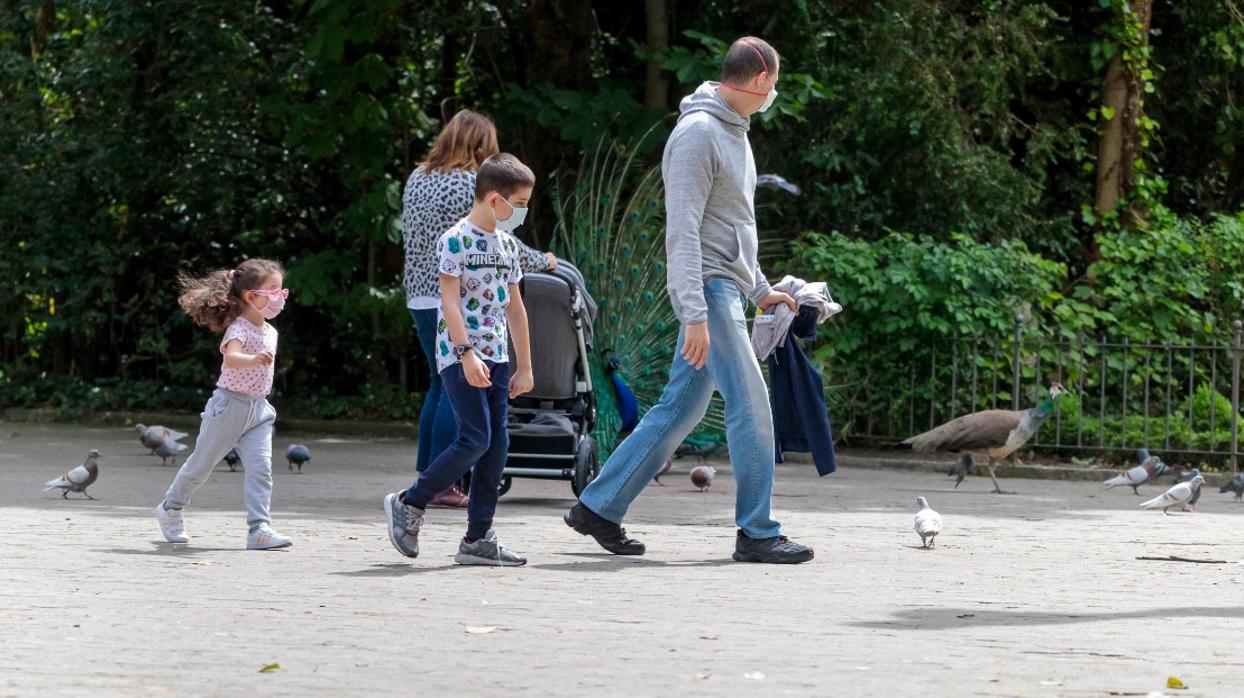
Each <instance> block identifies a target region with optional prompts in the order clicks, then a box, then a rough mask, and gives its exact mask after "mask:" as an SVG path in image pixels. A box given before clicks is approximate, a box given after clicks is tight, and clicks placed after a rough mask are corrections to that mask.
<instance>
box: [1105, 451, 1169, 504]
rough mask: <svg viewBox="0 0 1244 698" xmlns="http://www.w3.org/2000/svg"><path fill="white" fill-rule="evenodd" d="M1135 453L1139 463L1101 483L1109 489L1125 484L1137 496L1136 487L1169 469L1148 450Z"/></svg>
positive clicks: (1138, 491) (1138, 492)
mask: <svg viewBox="0 0 1244 698" xmlns="http://www.w3.org/2000/svg"><path fill="white" fill-rule="evenodd" d="M1136 455H1137V457H1138V459H1139V460H1140V465H1138V466H1135V467H1134V468H1131V469H1129V470H1128V471H1127V472H1126V473H1123V474H1122V475H1117V476H1115V477H1112V478H1110V479H1109V480H1106V481H1105V482H1104V483H1102V484H1104V485H1105V486H1106V487H1109V488H1111V489H1113V488H1115V487H1119V486H1121V485H1127V486H1128V487H1131V488H1132V492H1134V493H1135V494H1136V495H1137V496H1139V495H1140V490H1139V489H1137V488H1139V487H1140V486H1141V485H1143V484H1145V483H1146V482H1148V481H1150V480H1156V479H1157V478H1159V477H1161V476H1163V475H1165V474H1166V473H1167V471H1168V470H1170V466H1168V465H1167V464H1166V463H1163V462H1162V459H1161V458H1159V457H1157V456H1154V455H1150V454H1149V451H1148V450H1146V449H1143V448H1142V449H1140V450H1139V451H1137V452H1136Z"/></svg>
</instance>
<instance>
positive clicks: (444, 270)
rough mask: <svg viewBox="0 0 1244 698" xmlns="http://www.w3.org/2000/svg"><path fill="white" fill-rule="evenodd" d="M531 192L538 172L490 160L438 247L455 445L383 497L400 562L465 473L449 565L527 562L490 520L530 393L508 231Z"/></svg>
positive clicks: (504, 156)
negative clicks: (441, 496) (459, 535)
mask: <svg viewBox="0 0 1244 698" xmlns="http://www.w3.org/2000/svg"><path fill="white" fill-rule="evenodd" d="M534 186H535V175H533V174H532V172H531V170H530V169H529V168H528V167H527V166H526V165H524V164H523V163H522V162H520V161H519V160H518V158H516V157H514V156H513V155H510V154H508V153H499V154H497V155H494V156H492V157H490V158H488V159H487V160H485V161H484V162H483V163H482V164H481V165H480V168H479V171H478V172H477V173H476V176H475V204H474V206H473V207H472V208H471V212H470V213H469V214H467V217H466V218H464V219H462V220H461V221H459V222H458V223H457V224H456V225H454V226H453V227H452V228H450V229H449V230H448V231H446V232H445V234H444V235H442V236H441V238H440V240H439V241H438V242H437V255H438V257H439V267H438V268H439V272H440V287H441V288H440V291H441V294H440V297H441V306H440V309H439V312H438V317H437V337H436V344H435V350H436V351H435V354H436V361H437V369H438V370H439V371H440V375H441V381H442V384H443V386H444V389H445V393H446V395H448V397H449V401H450V404H451V405H452V406H453V411H454V416H455V418H456V420H457V423H458V439H457V441H455V442H454V443H453V444H452V445H451V446H450V447H449V448H447V449H446V450H445V451H443V452H442V453H441V454H440V455H439V456H437V457H436V459H435V460H433V461H432V463H431V465H429V466H428V469H427V471H426V472H424V473H423V477H421V478H419V479H418V480H417V481H415V483H414V484H413V485H411V486H410V487H409V488H407V489H405V490H402V491H400V492H393V493H391V494H389V495H388V496H386V497H385V500H384V508H385V513H386V514H387V516H388V524H389V526H388V528H389V541H390V542H392V543H393V547H395V548H397V550H398V552H400V553H402V554H403V555H405V556H407V557H412V558H413V557H418V555H419V531H420V529H421V528H422V526H423V517H424V514H425V513H426V509H427V506H428V503H429V502H430V501H432V499H433V498H435V497H436V495H437V493H439V492H442V491H444V490H445V489H446V488H448V487H449V486H450V485H452V484H453V483H455V482H457V481H458V480H459V479H461V477H462V476H463V475H465V474H466V473H467V471H471V472H472V475H471V493H470V494H471V497H470V504H469V505H468V507H467V531H466V536H464V537H463V539H462V541H461V542H460V543H459V545H458V555H457V556H456V557H455V558H454V561H455V562H457V563H458V564H461V565H498V566H517V565H523V564H526V562H527V560H526V558H524V557H522V556H521V555H518V554H517V553H515V552H513V551H511V550H508V549H506V548H505V547H503V546H502V545H501V544H500V543H499V542H498V541H497V535H496V533H495V532H494V531H493V530H492V523H493V514H494V512H495V511H496V508H497V488H498V486H499V485H500V482H501V471H502V470H503V469H504V467H505V461H506V456H507V455H508V451H509V433H508V431H507V425H508V422H509V399H510V398H512V397H516V396H518V395H522V394H523V393H526V392H528V391H530V390H531V387H532V375H531V355H530V353H529V351H528V338H527V311H526V309H525V308H524V307H523V299H522V296H520V295H519V292H518V282H519V280H520V279H522V277H523V272H522V269H521V268H520V266H519V264H520V262H519V251H518V250H519V246H518V241H517V240H516V239H515V238H514V236H513V235H511V233H512V232H513V230H514V229H515V228H517V227H518V226H520V225H522V223H523V220H524V219H525V218H526V216H527V202H528V201H529V200H530V199H531V193H532V188H533V187H534ZM509 332H513V334H514V350H515V354H516V355H517V356H515V357H514V358H515V360H516V363H517V367H514V368H512V367H511V362H510V357H509V356H508V353H509V352H508V342H507V337H508V333H509ZM472 468H474V470H472Z"/></svg>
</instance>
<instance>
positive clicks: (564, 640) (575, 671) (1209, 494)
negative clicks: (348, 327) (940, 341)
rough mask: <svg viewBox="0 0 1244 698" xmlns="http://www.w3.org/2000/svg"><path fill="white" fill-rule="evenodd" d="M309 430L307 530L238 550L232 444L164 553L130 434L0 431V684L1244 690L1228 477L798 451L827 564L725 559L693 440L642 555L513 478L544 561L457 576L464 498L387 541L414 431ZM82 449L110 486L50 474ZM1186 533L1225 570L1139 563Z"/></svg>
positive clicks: (722, 476) (797, 530)
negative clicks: (1193, 486)
mask: <svg viewBox="0 0 1244 698" xmlns="http://www.w3.org/2000/svg"><path fill="white" fill-rule="evenodd" d="M294 440H299V441H302V440H304V439H303V438H300V437H298V436H297V435H291V434H278V436H277V440H276V444H275V448H274V450H275V451H277V452H278V453H283V452H284V449H285V446H286V445H287V444H288V443H289V442H290V441H294ZM305 442H306V443H307V444H308V445H309V446H310V448H311V450H312V453H313V460H312V461H311V463H310V464H309V465H308V466H307V467H305V468H304V471H305V472H304V474H303V475H294V474H291V473H289V472H288V471H286V469H285V465H284V463H283V462H282V463H280V465H279V467H278V468H277V471H276V493H275V499H274V503H273V512H274V525H275V527H276V528H277V529H278V530H279V531H282V532H284V533H286V534H288V535H291V536H292V537H293V538H294V539H295V541H296V542H295V545H294V546H293V547H292V548H290V549H288V550H285V551H276V552H248V551H246V550H245V549H244V548H245V534H246V528H245V519H244V514H243V513H242V504H241V480H242V475H241V473H230V472H228V471H227V469H226V468H225V466H224V465H223V464H222V465H221V466H219V469H218V472H217V473H216V474H215V475H214V476H213V478H212V479H211V480H210V481H209V482H208V483H207V485H205V486H204V487H203V489H202V490H201V491H200V492H199V494H198V495H197V496H196V498H195V501H194V503H193V504H192V506H191V507H190V508H189V509H187V514H186V518H187V528H188V530H189V533H190V535H191V537H192V542H191V544H189V545H182V546H177V545H170V544H167V543H164V542H162V539H160V537H159V533H158V530H157V528H156V524H155V522H154V520H153V519H152V517H151V509H152V507H153V506H154V505H155V504H156V503H157V502H158V501H159V499H160V496H161V495H162V493H163V491H164V489H165V488H166V487H167V486H168V483H169V481H170V479H171V478H172V476H173V472H174V471H173V469H172V468H171V467H170V468H164V467H161V466H160V462H159V459H158V458H156V457H154V456H149V455H146V454H145V450H144V449H142V448H141V447H140V446H139V444H138V442H137V439H136V438H135V437H134V432H133V431H132V430H124V429H117V428H88V427H74V426H63V425H61V426H56V425H32V424H14V423H0V647H2V648H3V649H0V696H55V695H75V696H77V695H91V696H148V695H151V696H160V695H175V694H176V695H188V696H198V695H219V696H252V695H264V696H284V695H289V696H346V695H376V694H382V693H385V692H389V693H392V694H394V695H403V696H405V695H485V696H494V695H495V696H502V695H504V696H562V695H565V696H589V695H590V696H596V695H605V696H613V695H664V696H672V695H693V696H700V695H730V696H736V695H765V696H768V695H775V696H780V695H807V696H906V695H917V694H919V695H923V696H1109V695H1139V696H1144V695H1146V694H1148V693H1150V692H1151V691H1160V690H1164V687H1165V684H1166V679H1167V677H1168V676H1177V677H1179V678H1180V679H1182V680H1183V681H1184V683H1185V684H1187V686H1188V687H1189V690H1186V691H1166V692H1167V693H1168V694H1169V695H1179V696H1229V695H1230V696H1236V695H1241V691H1242V690H1244V689H1242V688H1241V687H1242V686H1244V649H1242V648H1241V646H1240V645H1241V640H1242V639H1244V633H1242V632H1241V629H1244V606H1242V605H1241V598H1242V597H1241V588H1242V587H1241V581H1242V580H1241V577H1242V575H1244V565H1241V564H1240V561H1241V560H1242V559H1244V539H1242V538H1244V537H1242V531H1241V525H1240V524H1241V523H1242V522H1244V516H1242V515H1244V505H1240V504H1236V503H1233V502H1232V501H1231V498H1230V496H1229V495H1220V494H1218V493H1217V491H1206V492H1205V494H1204V496H1203V497H1202V500H1201V504H1200V509H1201V511H1200V512H1198V513H1195V514H1181V515H1172V516H1163V515H1162V514H1161V513H1159V512H1151V511H1139V510H1137V508H1136V504H1137V502H1138V501H1140V500H1139V499H1138V498H1136V497H1134V496H1132V494H1131V493H1130V491H1123V490H1114V491H1110V492H1105V491H1103V490H1102V488H1101V487H1100V486H1099V485H1095V484H1092V483H1084V482H1062V481H1037V480H1010V481H1006V483H1005V486H1006V487H1008V488H1009V489H1016V490H1019V492H1020V494H1018V495H1014V496H999V495H992V494H988V493H987V492H988V490H989V483H988V480H987V479H986V478H971V479H969V480H968V481H966V482H965V483H964V484H963V485H962V486H961V487H960V488H959V489H958V490H953V489H952V488H951V485H952V480H951V479H950V478H947V477H945V476H938V475H932V474H928V473H904V472H895V471H886V470H857V469H844V470H843V471H840V472H839V473H837V474H835V475H832V476H830V477H828V478H824V479H818V478H816V477H815V474H814V472H813V471H812V468H811V466H807V465H787V466H782V467H781V469H780V470H779V473H778V481H777V486H776V491H775V496H774V507H775V510H776V512H777V515H778V517H779V518H780V519H781V520H782V521H783V523H784V525H785V527H786V529H787V532H788V533H789V534H790V535H791V536H792V537H794V538H797V539H798V540H800V541H803V542H806V543H809V544H811V545H813V546H814V547H815V548H816V552H817V557H816V560H814V561H813V562H812V563H809V564H805V565H798V566H790V567H776V566H763V565H749V564H739V563H734V562H732V561H730V553H731V551H732V546H733V536H734V528H733V524H732V519H733V515H732V509H733V501H734V490H733V482H732V480H731V478H730V474H729V471H728V469H727V468H726V467H723V466H724V463H723V464H719V474H718V477H717V481H716V482H715V483H714V485H713V487H712V488H711V489H710V490H709V491H708V492H705V493H702V494H701V493H699V492H696V491H694V490H693V488H692V487H691V486H690V483H689V481H688V479H687V477H686V471H687V469H688V468H689V466H690V464H689V463H687V462H682V463H678V464H676V466H675V472H674V473H671V475H670V476H669V477H668V478H665V480H666V481H667V482H668V483H669V484H668V486H666V487H659V486H656V485H652V486H650V487H649V488H648V490H647V491H646V492H645V494H644V496H642V497H641V498H640V499H639V500H638V501H637V502H636V504H635V506H634V507H633V508H632V510H631V514H630V516H629V518H628V521H627V527H628V529H629V530H630V532H631V533H632V534H634V535H636V536H637V537H639V538H641V539H642V540H644V541H645V542H646V543H647V544H648V554H647V555H646V556H644V557H642V558H619V557H613V556H610V555H608V554H605V553H604V552H603V551H601V550H599V549H597V548H596V547H595V544H594V543H592V542H591V540H590V539H586V538H582V537H580V536H578V535H577V534H574V533H573V532H572V531H570V530H569V529H567V528H566V527H565V525H564V524H563V523H562V522H561V520H560V517H561V514H562V512H563V511H564V510H565V509H566V508H567V507H569V506H570V505H571V504H572V503H573V498H572V495H571V492H570V485H569V483H566V482H551V481H534V480H519V481H517V482H516V483H515V485H514V488H513V490H511V492H510V493H509V494H508V495H506V496H505V497H503V498H502V500H501V504H500V507H499V510H498V514H499V517H498V520H497V529H498V531H499V533H500V535H501V538H502V540H503V541H504V542H505V543H506V544H507V545H509V546H510V547H512V548H514V549H516V550H518V551H520V552H522V553H524V554H526V555H527V556H528V557H529V559H530V561H531V562H530V564H529V565H528V566H527V567H525V568H518V569H485V568H463V567H457V566H455V565H454V564H453V563H452V559H451V556H452V554H453V552H454V551H455V550H456V544H457V540H458V538H459V536H461V535H462V532H463V529H464V523H465V517H464V514H463V513H462V512H458V511H444V510H433V511H432V512H430V513H429V516H428V523H427V525H426V527H425V529H424V534H423V556H421V557H420V558H419V559H417V560H413V561H412V560H407V559H406V558H403V557H401V556H399V555H398V554H397V553H396V552H395V551H394V550H393V549H392V548H391V547H390V545H389V541H388V539H387V538H386V535H385V531H384V527H383V520H382V519H383V516H382V509H381V499H382V497H383V495H384V494H385V493H386V492H389V491H392V490H395V489H398V488H400V487H403V486H405V484H406V483H407V482H408V480H409V479H410V478H411V476H412V474H413V465H412V464H413V459H414V450H415V449H414V444H413V442H410V441H401V440H379V441H375V440H373V441H365V440H342V439H324V438H320V437H312V436H306V437H305ZM90 448H98V449H99V450H100V451H102V452H103V454H104V457H103V459H102V461H101V463H102V467H101V475H100V479H99V482H97V483H96V485H95V486H94V487H93V488H92V489H91V493H92V494H93V495H94V496H96V497H98V498H99V501H94V502H92V501H86V500H83V499H72V500H70V501H65V500H62V499H61V498H60V496H59V495H58V494H57V493H55V492H47V493H44V492H42V491H41V490H42V487H43V483H44V482H45V481H46V480H48V479H51V478H53V477H55V476H57V475H59V474H61V473H62V472H64V471H65V470H67V469H68V468H69V467H72V466H73V465H75V464H77V463H79V462H81V460H82V458H83V456H84V455H85V453H86V451H87V450H88V449H90ZM1165 486H1166V485H1165V484H1164V485H1163V486H1162V487H1163V488H1164V487H1165ZM1143 491H1144V492H1145V493H1146V494H1149V495H1150V496H1154V495H1156V494H1157V493H1158V492H1160V491H1161V490H1160V489H1159V488H1157V487H1147V488H1144V489H1143ZM920 494H923V495H926V496H927V497H928V498H929V500H930V502H931V503H932V505H933V506H934V508H936V509H938V510H939V511H941V512H942V515H943V517H944V519H945V525H946V529H945V533H944V535H943V536H942V537H941V538H939V539H938V544H937V548H936V550H931V551H929V550H921V549H920V548H919V539H918V537H917V536H916V535H915V533H914V532H913V531H912V530H911V521H912V515H913V513H914V512H913V508H912V504H913V501H914V499H915V497H916V496H917V495H920ZM76 496H77V495H71V497H76ZM1170 555H1176V556H1180V557H1185V558H1194V559H1213V560H1225V561H1226V562H1227V564H1194V563H1187V562H1167V561H1147V560H1138V559H1137V558H1138V557H1141V556H1149V557H1166V556H1170ZM269 663H279V664H280V669H279V670H277V671H273V672H270V673H260V671H259V670H260V668H261V667H263V666H265V665H267V664H269Z"/></svg>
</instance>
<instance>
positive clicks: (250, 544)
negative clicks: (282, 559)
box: [246, 524, 294, 550]
mask: <svg viewBox="0 0 1244 698" xmlns="http://www.w3.org/2000/svg"><path fill="white" fill-rule="evenodd" d="M293 544H294V541H292V540H290V539H288V538H286V537H285V536H283V535H281V534H279V533H277V532H276V531H273V530H272V527H271V526H269V525H268V524H259V528H256V529H255V530H253V531H251V532H250V534H248V535H247V536H246V549H247V550H272V549H274V548H288V547H289V546H291V545H293Z"/></svg>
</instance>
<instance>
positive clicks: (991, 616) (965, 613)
mask: <svg viewBox="0 0 1244 698" xmlns="http://www.w3.org/2000/svg"><path fill="white" fill-rule="evenodd" d="M1194 617H1200V618H1244V608H1242V607H1233V606H1228V607H1220V606H1201V607H1197V606H1192V607H1183V608H1149V609H1144V610H1136V611H1117V612H1109V613H1053V612H1034V611H994V610H988V609H979V608H909V609H904V610H902V611H898V612H896V613H895V614H894V619H893V620H885V621H865V622H857V623H851V625H853V626H855V627H857V628H873V629H885V630H894V629H896V628H898V629H906V630H949V629H952V628H970V627H1009V626H1017V625H1018V626H1028V625H1074V624H1076V623H1098V622H1103V621H1112V620H1127V619H1133V618H1135V619H1140V618H1167V619H1176V618H1182V619H1189V618H1194Z"/></svg>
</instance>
